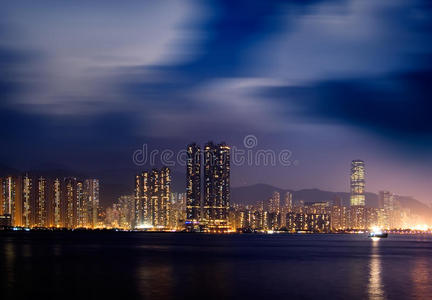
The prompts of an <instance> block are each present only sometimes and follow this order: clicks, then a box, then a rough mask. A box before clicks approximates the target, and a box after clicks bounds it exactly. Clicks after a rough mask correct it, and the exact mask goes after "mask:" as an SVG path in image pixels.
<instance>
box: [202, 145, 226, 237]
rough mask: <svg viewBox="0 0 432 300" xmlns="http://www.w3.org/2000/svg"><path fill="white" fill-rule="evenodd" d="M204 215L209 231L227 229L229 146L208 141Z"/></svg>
mask: <svg viewBox="0 0 432 300" xmlns="http://www.w3.org/2000/svg"><path fill="white" fill-rule="evenodd" d="M203 202H204V203H203V204H204V207H203V209H204V215H203V219H204V221H205V223H206V224H207V228H208V229H209V230H210V231H221V230H226V229H228V210H229V206H230V148H229V147H228V146H227V145H226V144H224V143H221V144H218V145H214V144H213V143H212V142H209V143H207V144H206V145H205V148H204V201H203Z"/></svg>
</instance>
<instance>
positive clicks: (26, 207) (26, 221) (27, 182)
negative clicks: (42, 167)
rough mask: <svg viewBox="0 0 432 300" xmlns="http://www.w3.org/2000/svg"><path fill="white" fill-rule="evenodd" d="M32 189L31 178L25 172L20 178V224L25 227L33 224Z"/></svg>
mask: <svg viewBox="0 0 432 300" xmlns="http://www.w3.org/2000/svg"><path fill="white" fill-rule="evenodd" d="M33 197H34V195H33V189H32V179H31V178H30V177H29V176H28V174H25V175H24V176H23V178H22V204H23V212H22V215H23V217H22V225H23V226H25V227H30V226H32V225H33V221H32V218H33V216H32V214H33V213H34V212H33V205H32V200H33Z"/></svg>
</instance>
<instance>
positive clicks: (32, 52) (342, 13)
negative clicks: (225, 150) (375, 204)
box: [0, 0, 432, 203]
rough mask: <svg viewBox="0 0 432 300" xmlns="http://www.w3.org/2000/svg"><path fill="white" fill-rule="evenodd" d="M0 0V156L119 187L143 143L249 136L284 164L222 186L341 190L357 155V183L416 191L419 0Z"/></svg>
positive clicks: (420, 98) (231, 140) (424, 118)
mask: <svg viewBox="0 0 432 300" xmlns="http://www.w3.org/2000/svg"><path fill="white" fill-rule="evenodd" d="M0 2H1V9H0V100H1V101H0V126H1V130H0V133H1V141H2V147H1V148H0V163H1V164H3V165H5V166H9V167H13V168H18V169H20V170H28V169H38V168H50V167H51V168H66V169H71V170H76V171H77V172H84V173H88V174H93V175H95V176H100V177H101V178H102V179H104V178H105V180H106V181H110V182H114V181H115V180H116V178H118V180H119V181H125V180H126V181H127V180H129V178H130V182H131V184H132V182H133V174H134V172H135V171H136V170H139V169H141V168H146V167H148V166H143V167H138V166H135V165H134V164H133V161H132V154H133V152H134V150H136V149H140V148H142V145H143V144H147V145H148V148H149V149H166V148H169V149H173V150H174V151H177V150H179V149H183V148H185V146H186V144H188V143H190V142H192V141H195V142H198V143H200V144H203V143H205V142H207V141H209V140H213V141H215V142H220V141H225V142H227V143H228V144H230V145H237V146H239V147H240V146H242V144H243V138H244V136H246V135H250V134H252V135H254V136H256V137H257V138H258V146H257V147H256V149H273V150H274V151H280V150H282V149H288V150H290V151H291V152H292V159H293V161H294V160H295V161H296V163H295V164H296V165H295V166H294V165H292V166H289V167H287V166H282V165H277V166H270V167H264V166H247V165H246V166H243V167H234V168H233V170H232V185H233V186H241V185H249V184H254V183H268V184H272V185H274V186H278V187H281V188H292V189H300V188H321V189H327V190H333V191H348V187H349V186H348V184H349V177H348V175H349V168H350V161H351V160H352V159H363V160H365V162H366V172H367V177H366V184H367V188H366V189H367V191H370V192H377V191H378V190H382V189H387V190H390V191H393V192H395V193H397V194H401V195H410V196H414V197H416V198H417V199H418V200H421V201H423V202H426V203H429V202H430V200H431V197H430V193H431V191H432V187H431V183H432V157H431V154H432V139H431V137H432V118H431V117H430V114H431V112H432V103H431V100H432V2H431V1H415V0H411V1H408V0H407V1H400V0H386V1H376V0H349V1H342V0H340V1H318V0H316V1H306V0H298V1H270V0H266V1H251V0H248V1H232V0H228V1H198V0H196V1H138V0H136V1H133V0H130V1H113V0H96V1H80V0H75V1H58V0H51V1H49V0H43V1H25V0H21V1H0ZM174 169H175V171H176V172H181V171H183V168H182V167H180V166H177V167H175V168H174ZM102 184H103V180H102Z"/></svg>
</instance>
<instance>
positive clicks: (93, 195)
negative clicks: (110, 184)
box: [84, 179, 99, 228]
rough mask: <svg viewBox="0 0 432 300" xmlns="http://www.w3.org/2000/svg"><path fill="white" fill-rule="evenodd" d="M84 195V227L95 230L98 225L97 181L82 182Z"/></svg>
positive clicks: (87, 180)
mask: <svg viewBox="0 0 432 300" xmlns="http://www.w3.org/2000/svg"><path fill="white" fill-rule="evenodd" d="M84 194H85V201H86V202H87V203H86V205H87V207H88V209H87V216H86V217H85V219H86V220H87V221H86V222H87V224H86V225H85V226H86V227H89V228H95V227H97V226H98V223H99V180H98V179H86V180H85V181H84Z"/></svg>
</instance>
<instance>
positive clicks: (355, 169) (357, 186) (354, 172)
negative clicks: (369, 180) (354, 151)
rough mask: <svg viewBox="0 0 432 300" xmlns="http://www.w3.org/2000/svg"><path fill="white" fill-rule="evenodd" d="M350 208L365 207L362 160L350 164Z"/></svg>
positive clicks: (363, 166) (363, 165)
mask: <svg viewBox="0 0 432 300" xmlns="http://www.w3.org/2000/svg"><path fill="white" fill-rule="evenodd" d="M350 203H351V206H364V205H365V164H364V161H362V160H353V161H352V162H351V198H350Z"/></svg>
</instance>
